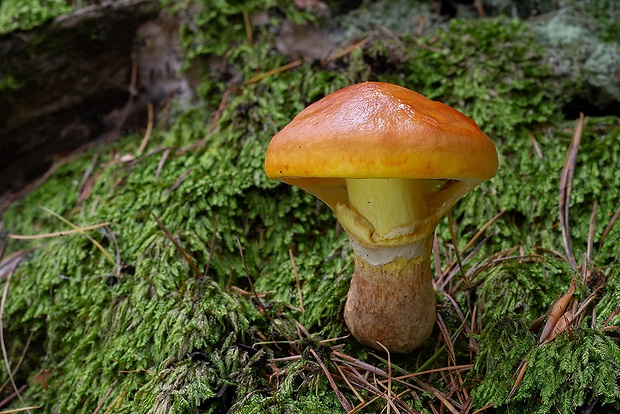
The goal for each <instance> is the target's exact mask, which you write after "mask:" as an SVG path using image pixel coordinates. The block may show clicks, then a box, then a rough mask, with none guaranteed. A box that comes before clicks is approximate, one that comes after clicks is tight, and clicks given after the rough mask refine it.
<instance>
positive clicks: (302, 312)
mask: <svg viewBox="0 0 620 414" xmlns="http://www.w3.org/2000/svg"><path fill="white" fill-rule="evenodd" d="M288 257H290V259H291V265H292V266H293V273H294V274H295V282H296V283H297V296H298V297H299V308H300V309H301V316H304V315H305V314H306V309H304V299H303V297H302V295H301V283H300V282H299V273H298V272H297V266H296V265H295V258H294V257H293V250H291V249H288Z"/></svg>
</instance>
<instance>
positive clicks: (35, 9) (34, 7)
mask: <svg viewBox="0 0 620 414" xmlns="http://www.w3.org/2000/svg"><path fill="white" fill-rule="evenodd" d="M72 10H73V7H72V6H71V4H70V2H67V1H64V0H27V1H21V0H5V1H3V2H2V3H0V34H3V33H8V32H11V31H13V30H29V29H32V28H33V27H36V26H38V25H40V24H41V23H43V22H45V21H47V20H49V19H53V18H54V17H56V16H59V15H61V14H64V13H70V12H71V11H72Z"/></svg>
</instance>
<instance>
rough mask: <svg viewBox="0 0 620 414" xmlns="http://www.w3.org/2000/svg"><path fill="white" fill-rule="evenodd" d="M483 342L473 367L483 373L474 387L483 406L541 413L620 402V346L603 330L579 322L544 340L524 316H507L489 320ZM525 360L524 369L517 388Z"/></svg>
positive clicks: (601, 407) (616, 405)
mask: <svg viewBox="0 0 620 414" xmlns="http://www.w3.org/2000/svg"><path fill="white" fill-rule="evenodd" d="M479 343H480V346H481V352H480V354H479V357H478V360H477V361H476V364H475V366H474V369H473V370H472V373H476V374H478V375H479V378H482V382H481V383H480V384H479V385H478V386H477V387H475V388H474V389H473V391H472V395H473V397H474V403H475V405H476V406H478V407H483V406H486V405H492V406H494V407H496V408H497V409H498V410H509V411H511V412H512V411H514V412H527V413H540V414H542V413H549V412H553V411H556V410H557V411H559V412H563V413H567V412H574V411H575V409H577V408H579V407H589V408H591V409H594V408H596V409H597V412H598V411H599V410H606V411H604V412H609V410H618V409H619V408H620V387H619V386H618V380H620V347H619V346H618V344H617V343H616V342H615V341H614V340H613V339H611V338H609V337H608V336H606V335H605V334H604V332H601V331H598V330H592V329H588V328H585V327H579V328H574V329H572V330H570V331H568V332H565V333H563V334H561V335H559V336H558V337H557V338H556V339H555V340H554V341H552V342H550V343H548V344H545V345H541V346H539V345H536V341H535V339H534V337H533V335H532V334H530V333H529V331H528V329H527V326H526V325H525V324H524V323H523V322H521V321H519V320H516V319H504V320H500V321H498V322H495V323H492V324H489V325H488V326H487V327H486V328H485V330H484V331H483V333H482V335H481V337H480V341H479ZM498 345H499V346H498ZM521 362H524V363H525V364H526V366H525V368H523V369H525V375H523V377H522V380H521V382H520V383H519V384H518V387H516V388H514V389H513V387H514V384H515V382H516V381H517V378H518V376H519V375H518V374H519V373H520V372H521V369H522V367H523V365H520V363H521ZM511 391H513V392H512V393H511Z"/></svg>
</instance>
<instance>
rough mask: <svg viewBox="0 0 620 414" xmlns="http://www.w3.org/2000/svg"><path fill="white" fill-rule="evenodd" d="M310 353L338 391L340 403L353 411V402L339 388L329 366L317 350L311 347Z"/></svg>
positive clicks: (333, 387) (335, 390)
mask: <svg viewBox="0 0 620 414" xmlns="http://www.w3.org/2000/svg"><path fill="white" fill-rule="evenodd" d="M310 353H311V354H312V356H314V359H316V362H318V363H319V365H320V366H321V369H322V370H323V373H324V374H325V376H326V377H327V381H329V385H330V386H331V387H332V389H333V390H334V392H335V393H336V396H337V397H338V401H340V404H342V407H343V408H344V409H345V410H347V412H348V411H351V410H352V409H353V407H351V403H350V402H349V401H348V400H347V399H346V398H345V396H344V394H342V392H341V391H340V389H338V386H337V385H336V382H335V381H334V378H333V377H332V375H331V374H330V373H329V370H328V369H327V367H326V366H325V364H324V363H323V361H322V360H321V358H320V357H319V356H318V355H317V353H316V351H315V350H314V349H312V348H310Z"/></svg>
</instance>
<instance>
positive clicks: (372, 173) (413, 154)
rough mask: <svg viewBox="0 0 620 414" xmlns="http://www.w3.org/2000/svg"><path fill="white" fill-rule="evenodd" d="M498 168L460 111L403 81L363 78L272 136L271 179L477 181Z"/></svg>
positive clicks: (300, 182)
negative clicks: (369, 80)
mask: <svg viewBox="0 0 620 414" xmlns="http://www.w3.org/2000/svg"><path fill="white" fill-rule="evenodd" d="M497 168H498V160H497V152H496V150H495V146H494V145H493V143H492V142H491V140H490V139H489V137H488V136H486V135H485V134H484V133H483V132H482V131H481V130H480V128H479V127H478V125H476V123H475V122H473V121H472V120H471V119H469V118H468V117H466V116H465V115H463V114H462V113H460V112H458V111H457V110H455V109H453V108H451V107H449V106H447V105H445V104H443V103H441V102H437V101H432V100H430V99H428V98H425V97H424V96H422V95H420V94H418V93H416V92H413V91H411V90H409V89H406V88H403V87H401V86H397V85H392V84H389V83H382V82H364V83H360V84H356V85H352V86H349V87H346V88H343V89H340V90H338V91H336V92H334V93H332V94H330V95H328V96H326V97H324V98H323V99H321V100H319V101H318V102H315V103H314V104H312V105H310V106H308V107H307V108H305V109H304V110H303V111H301V112H300V113H299V114H298V115H297V116H296V117H295V118H294V119H293V120H292V121H291V122H290V123H289V124H288V125H287V126H286V127H284V129H282V130H281V131H280V132H279V133H278V134H276V135H275V136H274V137H273V139H272V140H271V143H270V144H269V148H268V149H267V154H266V158H265V170H266V173H267V176H268V177H269V178H272V179H275V180H280V181H284V182H287V183H289V184H294V185H298V186H300V187H302V188H303V187H305V186H307V185H308V184H311V185H312V186H314V185H317V184H318V185H321V184H320V183H318V182H317V181H321V180H317V178H332V179H336V180H328V181H330V185H338V184H340V183H339V181H340V180H339V179H342V184H344V179H345V178H411V179H451V180H465V181H470V182H480V181H483V180H486V179H489V178H491V177H493V176H494V175H495V173H496V172H497Z"/></svg>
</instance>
